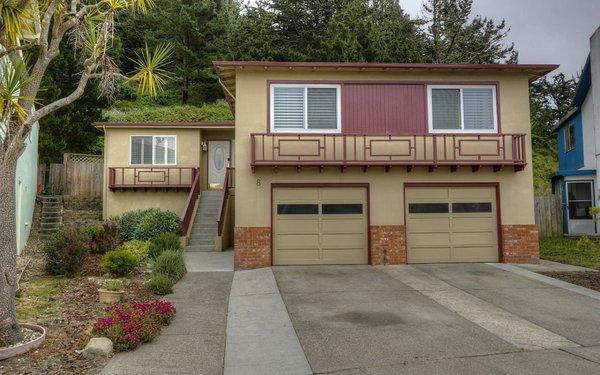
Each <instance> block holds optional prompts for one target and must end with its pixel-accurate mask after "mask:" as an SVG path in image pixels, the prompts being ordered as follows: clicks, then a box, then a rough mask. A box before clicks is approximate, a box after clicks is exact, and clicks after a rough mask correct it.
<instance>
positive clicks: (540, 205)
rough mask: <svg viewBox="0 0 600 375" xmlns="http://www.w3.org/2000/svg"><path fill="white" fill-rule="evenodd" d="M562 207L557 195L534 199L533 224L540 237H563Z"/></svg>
mask: <svg viewBox="0 0 600 375" xmlns="http://www.w3.org/2000/svg"><path fill="white" fill-rule="evenodd" d="M562 210H563V207H562V202H561V200H560V196H558V195H546V196H541V197H535V223H536V224H537V226H538V228H539V231H540V237H548V236H562V235H563V212H562Z"/></svg>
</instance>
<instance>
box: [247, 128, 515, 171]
mask: <svg viewBox="0 0 600 375" xmlns="http://www.w3.org/2000/svg"><path fill="white" fill-rule="evenodd" d="M250 137H251V142H252V145H251V153H252V162H251V167H252V170H253V171H254V170H255V169H256V168H258V167H273V168H279V167H286V166H287V167H295V168H297V169H298V170H300V169H301V168H302V167H305V166H314V167H318V168H320V169H321V170H323V169H324V168H325V167H328V166H335V167H339V168H340V169H341V170H342V171H343V170H344V169H345V168H347V167H353V166H356V167H362V168H364V170H365V171H366V170H367V169H368V168H369V167H375V166H382V167H384V168H385V169H386V171H387V170H389V169H390V168H391V167H395V166H402V167H406V169H407V171H411V170H412V168H413V167H418V166H423V167H428V169H429V171H430V172H433V171H434V170H435V169H436V168H437V167H441V166H448V167H450V171H452V172H454V171H456V170H457V168H458V167H463V166H467V167H470V168H472V170H473V171H474V172H475V171H477V170H479V169H480V168H481V167H485V166H488V167H491V168H492V169H493V170H494V172H498V171H500V170H501V169H502V168H504V167H512V168H514V170H515V171H521V170H523V168H525V165H526V164H527V161H526V160H527V159H526V157H525V147H526V142H525V139H526V138H525V134H409V135H350V134H281V133H279V134H266V133H265V134H251V135H250Z"/></svg>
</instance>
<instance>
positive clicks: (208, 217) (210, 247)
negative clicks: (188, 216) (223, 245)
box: [185, 190, 222, 252]
mask: <svg viewBox="0 0 600 375" xmlns="http://www.w3.org/2000/svg"><path fill="white" fill-rule="evenodd" d="M221 194H222V192H221V191H212V190H211V191H203V192H202V194H201V196H200V203H199V204H198V212H196V216H195V217H194V223H193V224H192V231H191V234H190V237H189V244H188V246H187V247H186V248H185V250H186V251H191V252H210V251H215V237H216V236H217V215H218V214H219V209H220V205H221Z"/></svg>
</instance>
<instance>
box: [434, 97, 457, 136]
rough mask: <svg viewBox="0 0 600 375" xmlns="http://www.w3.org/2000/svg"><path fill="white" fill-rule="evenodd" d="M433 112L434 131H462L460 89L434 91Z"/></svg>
mask: <svg viewBox="0 0 600 375" xmlns="http://www.w3.org/2000/svg"><path fill="white" fill-rule="evenodd" d="M431 112H432V113H431V115H432V125H433V129H434V130H444V129H460V128H461V114H460V89H432V90H431Z"/></svg>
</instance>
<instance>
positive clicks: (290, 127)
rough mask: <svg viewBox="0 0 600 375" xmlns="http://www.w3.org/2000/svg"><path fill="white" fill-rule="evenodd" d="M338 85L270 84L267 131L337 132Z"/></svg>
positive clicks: (338, 124) (338, 123)
mask: <svg viewBox="0 0 600 375" xmlns="http://www.w3.org/2000/svg"><path fill="white" fill-rule="evenodd" d="M340 107H341V105H340V86H339V85H317V84H315V85H313V84H310V85H309V84H273V85H271V131H273V132H293V133H296V132H302V131H304V132H315V133H339V132H340V130H341V119H340V117H341V113H340V112H341V111H340Z"/></svg>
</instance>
